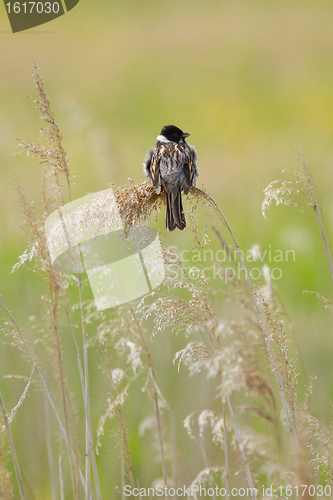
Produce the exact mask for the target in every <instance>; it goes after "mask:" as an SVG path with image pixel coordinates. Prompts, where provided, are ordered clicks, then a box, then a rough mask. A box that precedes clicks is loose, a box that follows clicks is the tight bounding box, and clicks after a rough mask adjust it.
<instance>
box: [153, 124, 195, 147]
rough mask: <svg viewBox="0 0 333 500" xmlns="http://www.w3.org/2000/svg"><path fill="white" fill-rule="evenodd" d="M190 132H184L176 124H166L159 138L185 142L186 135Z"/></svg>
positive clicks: (162, 140)
mask: <svg viewBox="0 0 333 500" xmlns="http://www.w3.org/2000/svg"><path fill="white" fill-rule="evenodd" d="M189 135H190V134H188V133H187V132H183V131H182V130H181V129H180V128H178V127H176V126H175V125H166V126H165V127H163V128H162V130H161V133H160V135H159V136H158V138H157V140H159V139H160V140H161V142H177V143H179V142H185V139H186V137H188V136H189Z"/></svg>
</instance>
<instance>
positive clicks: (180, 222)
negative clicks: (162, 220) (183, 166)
mask: <svg viewBox="0 0 333 500" xmlns="http://www.w3.org/2000/svg"><path fill="white" fill-rule="evenodd" d="M166 197H167V210H166V228H167V230H168V231H173V230H174V229H176V227H178V229H184V228H185V227H186V220H185V215H184V210H183V203H182V195H181V188H179V189H178V190H177V191H171V193H166Z"/></svg>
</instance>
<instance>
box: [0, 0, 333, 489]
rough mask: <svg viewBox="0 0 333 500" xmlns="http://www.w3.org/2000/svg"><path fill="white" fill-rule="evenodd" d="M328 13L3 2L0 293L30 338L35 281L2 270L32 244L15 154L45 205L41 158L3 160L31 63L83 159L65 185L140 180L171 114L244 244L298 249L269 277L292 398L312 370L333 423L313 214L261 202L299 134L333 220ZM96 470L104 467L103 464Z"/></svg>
mask: <svg viewBox="0 0 333 500" xmlns="http://www.w3.org/2000/svg"><path fill="white" fill-rule="evenodd" d="M332 24H333V4H332V2H331V1H330V0H316V1H310V0H295V1H294V2H290V1H287V0H280V1H273V2H272V1H271V2H268V1H267V0H256V1H251V2H249V1H248V0H237V1H233V2H231V1H225V0H206V1H205V2H203V1H202V0H200V1H199V0H183V1H182V2H179V1H175V0H168V2H161V1H159V0H154V1H153V0H141V1H140V2H138V1H134V0H123V1H121V2H120V1H119V2H115V1H114V0H99V1H98V2H93V1H88V0H80V2H79V4H78V5H77V6H76V7H75V8H74V9H73V10H72V11H70V12H69V13H68V14H66V15H65V16H62V17H60V18H58V19H56V20H54V21H52V22H50V23H48V24H46V25H43V26H40V27H37V28H35V29H31V30H28V31H25V32H21V33H17V34H12V33H11V31H10V26H9V21H8V19H7V18H6V13H5V7H4V5H1V6H0V43H1V55H0V74H1V78H0V110H1V112H0V162H1V163H0V168H1V182H0V221H1V222H0V224H1V231H0V293H1V294H2V296H3V298H4V300H5V301H6V303H7V305H8V307H9V308H10V309H11V311H12V312H13V314H14V316H15V317H16V318H17V320H18V321H19V323H20V324H21V325H22V327H23V328H24V329H25V330H26V331H27V332H30V333H29V335H30V336H31V337H33V333H31V325H30V322H29V321H28V320H27V317H28V316H32V315H37V316H38V311H39V307H40V306H39V297H40V295H41V294H42V293H46V292H45V289H44V284H43V283H41V282H40V280H39V279H38V277H37V276H36V275H34V274H33V273H32V272H31V270H29V269H28V268H27V269H25V268H21V269H20V270H18V271H17V272H16V273H15V274H9V273H10V270H11V268H12V267H13V265H14V264H15V263H16V262H17V260H18V256H19V255H20V254H22V253H23V251H24V250H25V246H26V239H25V237H24V235H23V234H22V231H21V229H20V221H21V220H22V217H21V210H20V207H19V205H18V198H17V195H16V192H15V189H14V187H13V186H12V184H11V175H12V171H11V166H14V167H17V166H19V165H22V167H23V168H22V177H23V180H24V183H25V185H26V189H27V192H29V193H30V196H31V200H36V201H35V205H36V208H37V210H38V209H39V208H38V207H39V205H38V203H39V202H38V200H39V199H40V194H39V193H40V190H41V179H42V176H41V166H40V165H39V164H38V161H37V160H35V159H26V158H24V157H23V155H22V156H21V157H17V156H15V157H14V158H11V155H12V153H13V152H14V151H15V148H16V144H17V141H16V138H20V139H24V140H27V141H32V142H38V141H40V136H39V129H40V127H41V126H42V125H43V123H42V122H41V120H40V118H39V116H38V112H37V111H36V110H35V108H34V104H33V103H32V101H31V100H29V99H27V98H26V97H25V96H26V95H27V94H28V95H30V96H32V97H33V98H36V93H35V89H34V84H33V81H32V78H31V75H30V69H31V67H32V64H33V61H35V62H36V64H37V66H39V68H40V73H41V74H42V75H43V76H44V81H45V88H46V92H47V94H48V96H49V98H50V101H51V107H52V109H53V110H54V115H55V118H56V120H57V122H58V124H59V126H60V129H61V131H62V134H63V141H64V146H65V149H66V151H67V154H68V157H69V164H70V168H71V172H72V173H76V180H75V186H74V189H73V197H74V198H79V197H81V196H83V195H85V194H86V193H88V192H97V191H100V190H103V189H106V188H107V187H108V184H109V183H115V184H120V185H122V184H125V183H127V181H128V178H129V177H130V178H131V179H133V181H134V182H135V183H140V182H141V181H142V180H144V175H143V171H142V164H141V160H142V158H143V157H144V156H145V154H146V151H147V150H148V149H149V148H150V147H152V146H153V145H154V142H155V138H156V136H157V135H158V133H159V132H160V129H161V128H162V126H164V125H166V124H168V123H173V124H176V125H178V126H179V127H181V128H182V129H183V130H186V131H188V132H190V133H191V137H190V140H189V143H190V144H194V145H195V147H196V149H197V152H198V157H199V160H198V165H199V169H200V170H199V173H200V177H199V180H198V186H199V187H200V186H202V185H204V187H205V188H206V189H207V190H208V192H209V193H210V194H211V196H212V197H213V198H214V199H215V200H216V201H217V203H218V204H219V206H220V207H221V209H222V210H223V212H224V213H225V215H226V217H227V218H228V220H229V223H230V225H231V227H232V228H233V231H234V233H235V235H236V238H237V240H238V243H239V245H240V247H241V248H242V249H243V250H244V251H246V250H248V249H249V248H250V247H251V246H252V245H253V244H259V245H260V246H261V248H262V250H265V249H267V250H268V249H269V248H271V249H272V250H274V249H280V250H282V251H285V250H288V249H294V250H295V255H296V259H295V262H289V263H284V264H283V265H282V266H281V267H282V270H283V276H282V278H281V279H280V280H279V282H278V283H276V284H277V286H278V291H279V295H280V297H281V299H282V301H283V303H284V305H285V307H286V309H287V311H288V314H289V319H290V320H291V321H292V322H293V325H294V328H295V331H296V338H291V339H290V351H291V354H292V355H294V353H295V352H296V351H298V352H299V358H301V359H302V362H303V367H304V370H303V368H302V367H301V363H300V361H299V362H298V365H297V371H299V372H300V397H301V399H302V394H303V386H304V384H305V383H306V382H307V380H308V377H309V376H311V375H317V379H316V380H315V382H314V394H313V396H312V397H311V399H310V402H311V405H312V407H313V412H314V414H315V415H316V416H317V417H319V418H320V419H324V420H325V421H326V422H330V420H331V409H330V404H331V399H332V396H333V383H332V382H333V381H332V353H333V336H332V321H331V320H332V318H331V312H330V311H328V310H325V309H324V306H323V304H322V303H320V302H319V301H318V300H317V299H316V298H315V297H314V296H310V295H304V294H302V292H303V290H315V291H319V292H321V293H322V294H323V295H325V296H327V297H328V298H330V299H331V298H332V281H331V277H330V274H329V268H328V265H327V263H326V260H325V253H324V249H323V245H322V242H321V239H320V235H319V231H318V229H317V227H316V221H315V219H314V215H312V214H310V216H309V215H308V214H300V213H298V212H297V210H292V209H291V208H285V207H278V208H276V207H275V206H274V207H273V208H271V209H270V210H269V211H268V218H267V220H264V219H263V217H262V214H261V203H262V201H263V189H264V188H265V187H266V185H267V184H268V183H269V182H271V181H273V180H275V179H278V178H282V177H286V178H291V176H290V175H289V174H282V170H283V169H285V168H286V169H290V170H291V171H293V170H294V169H296V168H297V162H296V160H295V156H296V151H295V149H294V144H295V142H297V143H298V144H300V146H301V147H302V148H303V150H304V151H305V156H306V158H307V160H308V161H309V163H310V168H311V170H312V173H313V175H314V178H315V182H316V185H317V188H318V192H319V196H320V199H321V203H322V206H323V209H324V214H325V217H326V223H327V226H328V228H329V233H331V231H330V228H331V226H332V222H333V217H332V214H333V212H332V162H333V64H332V61H333V30H332ZM40 209H41V208H40ZM198 220H199V227H200V228H202V227H203V225H204V223H205V219H204V217H203V216H202V217H201V216H200V214H199V215H198ZM156 227H157V228H159V229H160V230H161V233H162V235H163V237H164V238H165V240H166V241H167V243H168V244H170V245H177V246H179V248H186V247H187V245H188V241H187V240H186V238H187V233H186V232H185V231H184V232H182V233H181V232H175V233H172V234H167V233H166V231H165V228H164V214H163V215H162V214H161V215H160V216H159V221H158V225H157V226H156ZM161 342H162V345H163V350H164V351H163V352H164V356H165V353H167V356H168V358H167V359H165V357H164V359H163V368H164V370H165V371H164V372H163V375H162V380H163V382H162V385H164V387H163V388H164V389H165V391H166V393H167V395H168V396H169V398H170V400H171V401H173V402H174V404H175V405H177V397H179V396H180V395H181V388H182V384H181V383H180V384H179V386H177V390H176V389H175V391H174V392H173V384H174V383H175V380H177V374H176V372H175V368H174V367H173V365H172V358H173V354H174V348H173V347H172V340H170V339H169V338H168V337H166V336H164V337H163V340H161ZM156 344H157V341H155V348H154V349H155V350H156V356H157V360H158V359H159V358H158V351H159V347H158V345H156ZM74 358H75V356H74ZM92 358H93V360H92V368H91V370H92V372H94V362H95V361H96V360H94V355H93V354H92ZM0 370H1V373H0V375H1V377H3V376H4V375H5V374H8V373H14V374H24V375H28V374H29V373H30V365H29V364H27V363H26V362H23V361H22V360H21V358H20V356H19V353H18V352H17V351H15V350H13V349H11V348H9V347H8V346H6V345H3V346H1V350H0ZM96 371H97V368H96ZM169 375H170V380H169V378H168V377H169ZM93 377H94V375H93ZM202 383H203V384H204V382H202ZM23 387H24V382H22V381H18V380H13V379H1V388H2V390H3V392H4V393H5V395H6V402H7V409H10V408H11V407H12V406H13V405H15V404H16V402H17V400H18V398H19V396H20V394H21V392H22V390H23ZM93 391H94V389H93ZM32 399H33V396H32V397H31V400H32ZM100 399H101V400H103V396H102V395H101V396H100ZM30 406H31V408H33V405H32V402H31V401H29V402H28V403H27V409H26V410H24V409H21V410H20V411H22V412H23V413H24V412H25V413H24V415H25V417H22V421H24V426H25V427H23V429H22V430H21V431H19V430H18V429H17V427H19V426H18V424H17V423H16V424H15V423H14V424H13V432H14V435H15V433H16V435H17V436H18V438H19V439H20V440H22V443H25V441H24V440H25V439H26V445H24V444H23V445H22V450H21V454H22V457H21V459H22V462H23V464H24V467H26V470H27V474H28V475H29V476H30V477H31V478H32V480H34V474H35V475H36V477H38V472H31V471H30V469H29V467H32V465H31V464H29V457H30V451H31V450H30V445H31V443H32V442H33V440H38V439H40V438H38V429H35V427H34V426H33V425H32V422H31V429H30V427H29V421H30V420H29V419H31V421H33V419H34V416H33V410H32V409H31V408H30ZM102 406H103V404H102V403H101V407H102ZM100 409H101V408H100V407H98V408H97V410H96V415H95V418H97V414H98V412H99V410H100ZM29 412H30V413H29ZM183 413H184V415H183V416H185V415H186V412H185V410H184V412H183ZM27 415H28V416H27ZM29 415H30V416H29ZM17 421H18V422H21V419H20V417H19V416H18V417H17ZM15 426H16V428H15ZM133 426H135V422H134V424H133ZM133 432H134V431H133ZM184 442H186V443H187V444H188V442H187V441H186V439H185V441H184ZM112 446H113V445H110V444H109V443H108V444H106V447H110V448H112ZM133 446H134V448H135V447H136V446H137V447H138V446H139V445H137V444H133ZM24 447H25V448H24ZM36 453H37V456H36V461H37V462H38V456H39V455H38V454H40V456H42V455H43V454H45V450H43V449H42V447H41V448H37V447H36ZM113 453H114V451H113ZM43 456H44V455H43ZM104 468H105V470H106V471H108V467H107V464H106V465H105V464H104ZM45 488H46V487H45ZM44 494H45V492H44ZM45 498H46V497H45Z"/></svg>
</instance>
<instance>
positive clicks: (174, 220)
mask: <svg viewBox="0 0 333 500" xmlns="http://www.w3.org/2000/svg"><path fill="white" fill-rule="evenodd" d="M189 135H190V134H188V133H187V132H183V131H182V130H180V128H178V127H175V126H174V125H167V126H165V127H163V128H162V130H161V133H160V135H158V136H157V139H156V146H155V148H153V149H151V150H150V151H149V152H148V154H147V156H146V158H145V159H144V160H143V167H144V172H145V174H146V175H147V177H148V178H149V179H150V180H151V181H152V183H153V186H154V188H155V191H156V193H157V194H160V192H161V189H162V187H163V188H164V191H165V193H166V199H167V210H166V228H167V229H168V231H173V230H174V229H176V227H178V228H179V229H184V228H185V227H186V220H185V215H184V210H183V203H182V195H181V192H182V190H183V191H184V193H185V194H188V192H189V190H190V188H191V187H192V186H195V182H196V180H197V177H198V169H197V153H196V151H195V149H194V147H193V146H190V145H189V144H187V142H186V140H185V139H186V137H188V136H189Z"/></svg>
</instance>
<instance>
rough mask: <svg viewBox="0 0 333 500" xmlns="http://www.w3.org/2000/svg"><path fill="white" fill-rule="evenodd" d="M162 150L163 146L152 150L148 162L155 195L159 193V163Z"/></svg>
mask: <svg viewBox="0 0 333 500" xmlns="http://www.w3.org/2000/svg"><path fill="white" fill-rule="evenodd" d="M162 148H163V146H157V147H156V148H155V149H154V151H153V155H152V157H151V162H150V175H151V180H152V182H153V186H154V188H155V191H156V193H157V194H160V192H161V174H160V161H161V156H162V154H163V151H161V149H162Z"/></svg>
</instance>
